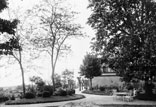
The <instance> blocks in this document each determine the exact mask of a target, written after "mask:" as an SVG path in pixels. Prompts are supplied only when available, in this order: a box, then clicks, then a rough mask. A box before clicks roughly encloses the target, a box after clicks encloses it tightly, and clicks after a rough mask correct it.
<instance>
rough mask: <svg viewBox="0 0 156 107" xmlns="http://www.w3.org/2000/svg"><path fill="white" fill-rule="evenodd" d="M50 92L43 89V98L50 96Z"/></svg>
mask: <svg viewBox="0 0 156 107" xmlns="http://www.w3.org/2000/svg"><path fill="white" fill-rule="evenodd" d="M50 96H51V95H50V92H49V91H44V92H43V94H42V97H43V98H46V97H50Z"/></svg>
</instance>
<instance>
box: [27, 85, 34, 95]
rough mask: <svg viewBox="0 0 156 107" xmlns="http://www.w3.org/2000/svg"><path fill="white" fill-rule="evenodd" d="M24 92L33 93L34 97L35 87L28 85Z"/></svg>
mask: <svg viewBox="0 0 156 107" xmlns="http://www.w3.org/2000/svg"><path fill="white" fill-rule="evenodd" d="M26 91H27V92H31V93H33V94H34V95H36V89H35V86H33V85H28V87H27V89H26Z"/></svg>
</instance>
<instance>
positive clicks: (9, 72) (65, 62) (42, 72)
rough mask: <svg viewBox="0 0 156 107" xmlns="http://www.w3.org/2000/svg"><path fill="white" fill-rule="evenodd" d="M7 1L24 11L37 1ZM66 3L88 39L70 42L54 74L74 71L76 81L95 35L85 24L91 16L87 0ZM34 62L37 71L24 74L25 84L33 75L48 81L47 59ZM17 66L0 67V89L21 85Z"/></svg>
mask: <svg viewBox="0 0 156 107" xmlns="http://www.w3.org/2000/svg"><path fill="white" fill-rule="evenodd" d="M9 1H11V2H10V6H12V7H15V6H18V5H20V6H22V7H23V8H24V9H27V8H31V7H32V6H33V5H34V4H36V3H38V1H39V0H16V2H15V0H14V1H13V0H9ZM66 2H67V4H68V5H69V6H71V9H72V10H74V11H77V12H79V14H78V15H77V18H76V22H77V23H78V24H81V26H82V27H84V29H83V31H84V32H86V34H87V35H88V37H86V38H79V39H72V41H70V43H69V44H70V45H71V52H70V53H68V54H67V55H66V56H64V57H62V58H60V59H59V60H58V63H57V66H56V73H58V74H61V72H62V71H64V70H65V69H69V70H71V71H74V75H75V79H76V77H77V76H79V75H78V72H79V67H80V65H81V64H82V60H83V58H84V56H85V55H86V53H87V52H90V51H91V50H90V42H91V38H92V37H93V36H94V35H95V33H94V31H93V30H92V29H91V27H90V26H89V25H87V24H86V22H87V18H88V17H89V15H90V14H91V11H90V10H89V9H87V6H88V0H67V1H66ZM3 17H4V15H3ZM36 62H37V65H38V66H37V68H38V69H37V68H36V69H37V71H35V72H26V73H25V81H26V83H28V82H29V77H32V76H34V75H39V76H41V77H42V78H43V79H44V80H46V81H49V80H50V75H51V67H50V60H49V58H47V57H46V58H44V57H42V58H40V59H38V60H37V61H36ZM1 63H3V62H1V60H0V65H1ZM18 66H19V65H17V66H15V65H9V66H7V67H0V87H3V86H15V85H21V83H22V80H21V72H20V69H19V67H18ZM34 69H35V68H34Z"/></svg>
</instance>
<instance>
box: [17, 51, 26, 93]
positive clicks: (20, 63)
mask: <svg viewBox="0 0 156 107" xmlns="http://www.w3.org/2000/svg"><path fill="white" fill-rule="evenodd" d="M19 55H20V60H19V61H18V62H19V65H20V69H21V73H22V85H23V95H25V80H24V69H23V66H22V59H21V58H22V55H21V52H20V51H19Z"/></svg>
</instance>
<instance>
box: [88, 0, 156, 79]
mask: <svg viewBox="0 0 156 107" xmlns="http://www.w3.org/2000/svg"><path fill="white" fill-rule="evenodd" d="M89 7H90V8H91V9H92V11H93V13H92V15H91V16H90V17H89V19H88V23H89V24H90V25H91V26H92V27H93V28H94V29H96V30H97V34H96V38H95V42H94V44H93V45H94V49H96V51H98V52H100V53H101V54H102V55H103V56H104V57H107V59H109V65H110V66H111V68H113V69H115V71H116V72H117V74H118V75H120V76H122V77H123V80H124V81H127V82H129V81H131V80H132V79H133V78H135V79H136V78H137V79H139V80H145V81H148V80H153V79H155V77H156V72H155V71H156V31H155V28H156V20H155V19H156V2H155V1H153V0H90V5H89Z"/></svg>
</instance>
